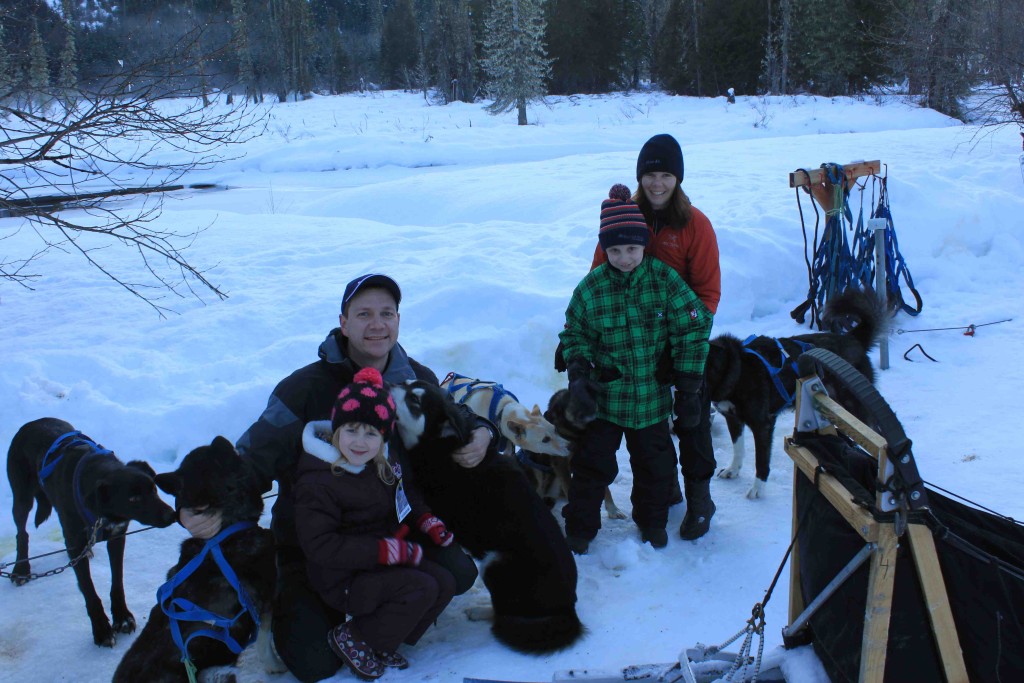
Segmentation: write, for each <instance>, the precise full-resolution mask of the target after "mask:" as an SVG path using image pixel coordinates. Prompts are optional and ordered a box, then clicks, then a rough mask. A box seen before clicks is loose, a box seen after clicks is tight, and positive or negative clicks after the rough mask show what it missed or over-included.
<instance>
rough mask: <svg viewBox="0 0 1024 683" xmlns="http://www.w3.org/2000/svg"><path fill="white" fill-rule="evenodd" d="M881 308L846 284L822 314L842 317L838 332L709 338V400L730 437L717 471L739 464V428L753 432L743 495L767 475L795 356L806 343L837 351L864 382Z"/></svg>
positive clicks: (736, 469) (734, 469)
mask: <svg viewBox="0 0 1024 683" xmlns="http://www.w3.org/2000/svg"><path fill="white" fill-rule="evenodd" d="M884 315H885V313H884V311H883V309H882V307H881V306H880V305H879V304H878V302H877V300H876V299H875V298H874V296H873V295H872V294H871V293H870V292H863V291H861V290H857V289H851V290H847V291H846V292H844V293H842V294H840V295H839V296H838V297H836V298H834V299H832V300H831V301H829V302H828V304H827V305H826V308H825V311H824V314H823V319H824V320H826V321H838V320H842V321H843V322H844V325H843V327H845V328H846V329H847V330H848V331H847V332H845V333H843V334H833V333H831V332H817V333H811V334H801V335H796V336H794V337H779V338H774V337H764V336H760V337H750V338H748V339H747V340H746V341H741V340H740V339H739V338H737V337H734V336H732V335H730V334H722V335H719V336H717V337H715V338H714V339H712V340H711V346H710V349H709V351H708V360H707V380H708V388H709V391H710V394H711V401H712V402H713V403H714V404H715V407H716V408H717V409H718V412H720V413H721V414H722V416H723V417H725V422H726V425H727V426H728V427H729V436H730V437H731V439H732V445H733V458H732V463H731V464H730V465H729V466H728V467H726V468H725V469H723V470H722V471H720V472H719V473H718V476H720V477H723V478H725V479H733V478H736V477H738V476H739V473H740V468H741V467H742V466H743V455H744V447H743V428H744V426H746V427H749V428H750V431H751V433H752V434H753V435H754V460H755V465H756V478H755V479H754V483H753V485H752V486H751V487H750V490H749V491H748V492H747V498H759V497H760V496H761V493H762V492H763V491H764V486H765V482H766V481H767V480H768V471H769V461H770V458H771V444H772V438H773V436H774V433H775V419H776V417H778V414H779V413H780V412H782V410H783V409H784V408H787V407H789V406H791V405H792V401H793V392H794V391H795V390H796V380H797V373H796V368H795V364H796V359H797V358H798V357H799V356H800V354H801V353H803V352H804V351H806V350H808V349H810V348H818V347H820V348H824V349H828V350H829V351H832V352H833V353H835V354H836V355H838V356H840V357H841V358H843V359H844V360H846V361H847V362H849V363H850V364H851V365H853V366H854V367H855V368H857V370H859V371H860V372H861V373H862V374H863V375H864V376H865V377H866V378H867V379H868V381H870V382H872V383H873V382H874V381H875V371H874V369H873V368H872V366H871V359H870V358H869V357H868V353H869V352H870V351H871V350H872V349H873V348H874V347H875V346H876V345H877V343H878V339H879V336H880V334H881V333H882V320H883V318H884Z"/></svg>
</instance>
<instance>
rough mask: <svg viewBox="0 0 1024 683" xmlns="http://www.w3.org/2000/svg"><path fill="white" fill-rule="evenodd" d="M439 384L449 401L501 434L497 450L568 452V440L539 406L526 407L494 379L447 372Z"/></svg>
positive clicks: (508, 453) (566, 455)
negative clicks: (481, 419)
mask: <svg viewBox="0 0 1024 683" xmlns="http://www.w3.org/2000/svg"><path fill="white" fill-rule="evenodd" d="M441 388H442V389H444V391H445V393H446V394H448V396H449V397H451V399H452V400H453V401H455V402H456V403H461V404H463V405H465V406H466V407H467V408H469V409H470V410H472V411H473V412H474V413H475V414H477V415H479V416H480V417H483V418H486V419H488V420H490V421H491V422H492V423H493V424H494V425H495V426H496V427H497V428H498V432H499V433H500V434H501V439H500V440H499V443H498V452H499V453H503V454H505V455H514V454H515V453H516V452H517V449H519V451H525V452H526V453H543V454H546V455H554V456H558V457H561V458H566V457H568V456H569V442H568V441H566V440H565V439H564V438H562V437H561V436H560V435H559V434H558V432H557V431H556V430H555V427H554V425H552V424H551V423H550V422H548V421H547V420H546V419H545V418H544V414H543V413H541V410H540V406H538V405H534V406H533V410H530V409H529V408H527V407H526V406H525V405H523V404H522V403H520V402H519V399H517V398H516V396H515V394H513V393H512V392H511V391H509V390H507V389H506V388H505V387H504V386H502V385H501V384H499V383H498V382H491V381H487V380H480V379H473V378H470V377H466V376H464V375H460V374H458V373H455V372H449V373H448V375H447V376H446V377H445V378H444V381H442V382H441Z"/></svg>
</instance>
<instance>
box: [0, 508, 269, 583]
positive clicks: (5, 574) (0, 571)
mask: <svg viewBox="0 0 1024 683" xmlns="http://www.w3.org/2000/svg"><path fill="white" fill-rule="evenodd" d="M275 496H277V494H276V493H268V494H267V495H265V496H263V500H267V499H268V498H274V497H275ZM100 526H101V525H100V524H99V523H98V522H97V524H96V525H95V526H94V527H93V529H92V533H91V534H90V536H89V542H88V543H86V544H85V550H83V551H82V553H81V554H80V555H79V556H78V557H76V558H74V559H73V560H71V561H70V562H68V563H67V564H66V565H64V566H62V567H54V568H53V569H48V570H46V571H45V572H40V573H38V574H29V575H28V577H27V579H26V580H28V581H32V580H33V579H42V578H45V577H47V576H54V575H55V574H60V573H62V572H64V571H65V570H67V569H71V568H72V567H74V566H75V565H76V564H78V563H79V562H81V561H82V558H83V557H86V556H87V555H89V553H91V552H92V547H93V546H94V545H96V543H97V541H96V533H97V532H98V531H99V528H100ZM155 528H156V527H154V526H144V527H142V528H141V529H135V530H134V531H127V532H125V533H123V534H114V535H112V536H111V537H110V538H122V537H124V536H131V535H132V534H139V533H142V532H143V531H149V530H150V529H155ZM105 540H110V539H105ZM99 542H100V543H102V542H103V541H99ZM61 553H67V549H66V548H64V549H61V550H51V551H50V552H48V553H42V554H40V555H33V556H32V557H29V558H26V559H25V560H24V561H25V562H35V561H36V560H38V559H40V558H43V557H50V556H51V555H59V554H61ZM19 562H21V560H14V561H13V562H3V563H0V578H3V579H14V578H15V576H14V575H13V574H12V573H11V572H9V571H5V570H6V569H7V568H8V567H12V566H14V565H16V564H18V563H19ZM17 578H19V579H22V578H25V577H23V576H21V575H19V576H18V577H17Z"/></svg>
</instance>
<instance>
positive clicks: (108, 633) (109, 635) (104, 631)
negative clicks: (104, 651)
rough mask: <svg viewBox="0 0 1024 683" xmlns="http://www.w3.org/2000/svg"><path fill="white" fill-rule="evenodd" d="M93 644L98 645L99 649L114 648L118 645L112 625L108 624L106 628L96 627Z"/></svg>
mask: <svg viewBox="0 0 1024 683" xmlns="http://www.w3.org/2000/svg"><path fill="white" fill-rule="evenodd" d="M92 642H94V643H96V645H98V646H99V647H114V645H116V644H117V638H116V637H115V636H114V632H113V630H111V628H110V624H107V625H106V626H105V627H104V628H95V627H94V628H93V630H92Z"/></svg>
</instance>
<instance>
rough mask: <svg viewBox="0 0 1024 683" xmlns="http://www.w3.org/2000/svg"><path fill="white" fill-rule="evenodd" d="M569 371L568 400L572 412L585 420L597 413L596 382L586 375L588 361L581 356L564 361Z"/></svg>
mask: <svg viewBox="0 0 1024 683" xmlns="http://www.w3.org/2000/svg"><path fill="white" fill-rule="evenodd" d="M566 370H567V371H568V373H569V400H570V402H571V403H572V405H573V413H574V414H576V415H578V416H579V417H580V418H581V419H583V420H584V421H586V422H589V421H590V420H592V419H594V416H596V415H597V384H596V383H595V382H594V381H593V380H591V379H590V377H588V376H587V375H588V374H589V370H590V363H588V362H587V361H585V360H583V359H582V358H573V359H572V360H571V361H569V362H568V363H566Z"/></svg>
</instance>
